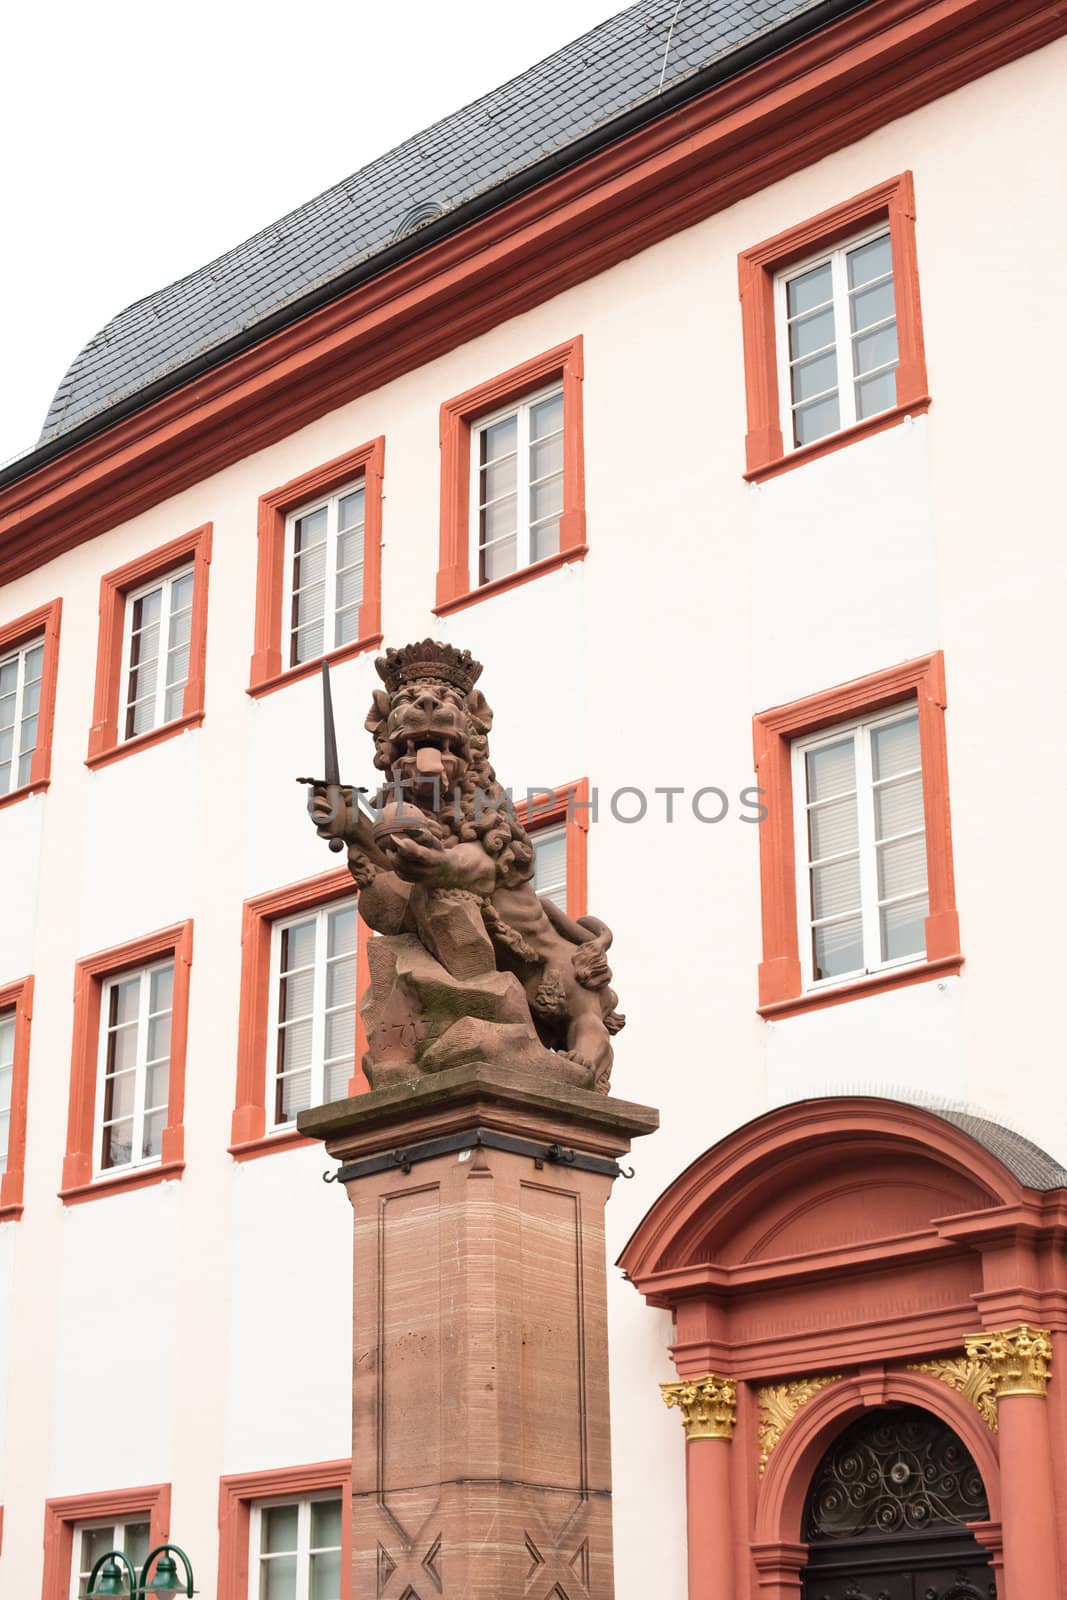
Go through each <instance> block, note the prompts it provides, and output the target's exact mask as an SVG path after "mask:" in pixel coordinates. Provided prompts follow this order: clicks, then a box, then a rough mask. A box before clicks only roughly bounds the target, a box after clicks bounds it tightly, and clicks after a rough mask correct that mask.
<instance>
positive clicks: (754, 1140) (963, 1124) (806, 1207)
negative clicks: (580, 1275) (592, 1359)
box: [619, 1097, 1067, 1287]
mask: <svg viewBox="0 0 1067 1600" xmlns="http://www.w3.org/2000/svg"><path fill="white" fill-rule="evenodd" d="M1065 1185H1067V1174H1065V1173H1064V1172H1063V1170H1062V1169H1061V1168H1060V1167H1058V1166H1057V1165H1056V1163H1055V1162H1053V1161H1052V1159H1051V1158H1050V1157H1049V1156H1047V1155H1046V1154H1045V1152H1043V1151H1041V1150H1039V1149H1038V1148H1037V1147H1036V1146H1034V1145H1032V1144H1030V1143H1029V1142H1028V1141H1026V1140H1024V1139H1022V1138H1021V1137H1020V1136H1019V1135H1017V1134H1014V1133H1013V1132H1011V1130H1009V1129H1005V1128H1001V1127H999V1126H998V1125H997V1124H994V1123H990V1122H985V1121H983V1120H982V1119H980V1118H974V1117H969V1116H966V1115H964V1114H959V1113H950V1112H944V1113H942V1112H936V1111H932V1110H928V1109H927V1108H925V1107H921V1106H916V1105H909V1104H906V1103H903V1102H900V1101H895V1100H883V1099H874V1098H866V1097H848V1098H844V1097H841V1098H838V1097H835V1098H830V1099H825V1100H812V1101H805V1102H803V1103H800V1104H796V1105H790V1106H783V1107H780V1108H778V1109H776V1110H774V1111H771V1112H768V1113H767V1114H766V1115H765V1116H762V1117H760V1118H758V1119H757V1120H756V1121H754V1122H751V1123H748V1124H746V1125H745V1126H744V1127H742V1128H739V1129H737V1130H736V1131H735V1132H734V1133H732V1134H730V1135H728V1136H727V1137H726V1138H725V1139H723V1140H721V1141H720V1142H719V1143H718V1144H717V1145H714V1146H713V1147H712V1148H711V1149H710V1150H708V1151H707V1152H706V1153H705V1154H704V1155H703V1156H701V1157H699V1158H698V1160H696V1161H695V1162H693V1164H692V1165H691V1166H690V1167H688V1168H687V1169H686V1171H685V1172H683V1173H682V1174H681V1175H680V1176H679V1177H678V1178H677V1179H675V1181H674V1182H673V1183H672V1184H671V1185H670V1187H669V1188H668V1189H666V1190H665V1191H664V1193H663V1194H662V1195H661V1196H660V1198H659V1199H658V1200H657V1201H656V1202H655V1204H654V1205H653V1206H652V1208H651V1209H650V1211H649V1212H648V1214H647V1215H646V1217H645V1219H644V1221H643V1222H642V1223H641V1224H640V1226H639V1227H638V1229H637V1231H636V1232H635V1234H634V1235H633V1237H632V1238H631V1240H630V1242H629V1244H628V1245H627V1246H626V1249H625V1250H624V1251H623V1253H622V1256H621V1257H620V1259H619V1265H620V1266H621V1267H623V1268H624V1270H625V1271H626V1272H627V1274H628V1276H629V1277H630V1278H631V1279H632V1280H633V1281H634V1282H635V1283H637V1284H638V1285H639V1287H644V1283H645V1282H646V1281H647V1280H649V1279H650V1278H652V1277H655V1276H656V1275H658V1274H661V1273H678V1272H684V1271H685V1270H686V1269H688V1268H694V1267H697V1266H700V1265H717V1266H721V1267H723V1268H738V1267H743V1266H744V1265H745V1264H750V1263H756V1262H763V1261H774V1260H779V1259H788V1258H791V1257H797V1256H805V1257H810V1256H813V1255H819V1254H821V1253H826V1252H833V1251H839V1250H847V1249H849V1248H852V1247H857V1246H862V1245H865V1244H871V1243H873V1242H874V1241H877V1240H891V1239H897V1240H899V1239H900V1238H901V1237H902V1236H908V1235H921V1234H923V1233H924V1232H928V1231H930V1230H931V1229H932V1227H933V1225H934V1223H935V1221H943V1220H944V1219H945V1218H948V1217H956V1216H963V1215H967V1214H970V1213H974V1212H983V1211H988V1210H992V1209H995V1208H999V1207H1003V1206H1010V1205H1012V1204H1019V1203H1021V1202H1022V1201H1023V1199H1024V1197H1025V1196H1026V1195H1027V1194H1030V1195H1033V1192H1034V1190H1039V1191H1040V1190H1050V1189H1059V1188H1062V1187H1064V1186H1065Z"/></svg>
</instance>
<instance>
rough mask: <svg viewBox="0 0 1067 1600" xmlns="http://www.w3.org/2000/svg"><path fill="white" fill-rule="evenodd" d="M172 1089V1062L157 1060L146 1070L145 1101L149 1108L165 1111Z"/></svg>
mask: <svg viewBox="0 0 1067 1600" xmlns="http://www.w3.org/2000/svg"><path fill="white" fill-rule="evenodd" d="M169 1091H170V1062H169V1061H157V1062H156V1063H155V1064H154V1065H153V1066H151V1067H149V1068H147V1070H146V1072H145V1086H144V1103H145V1106H146V1107H147V1108H148V1110H150V1111H152V1110H156V1109H158V1108H160V1107H162V1109H163V1110H164V1111H165V1110H166V1108H167V1098H168V1094H169Z"/></svg>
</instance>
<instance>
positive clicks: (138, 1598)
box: [85, 1544, 196, 1600]
mask: <svg viewBox="0 0 1067 1600" xmlns="http://www.w3.org/2000/svg"><path fill="white" fill-rule="evenodd" d="M172 1551H173V1552H174V1554H173V1555H172V1554H171V1552H172ZM175 1555H177V1556H180V1557H181V1562H182V1566H183V1567H184V1568H185V1577H184V1579H183V1578H180V1577H179V1576H178V1563H177V1562H176V1561H175V1559H174V1556H175ZM157 1556H158V1557H159V1559H158V1561H156V1557H157ZM153 1561H156V1571H155V1576H154V1577H153V1578H152V1579H151V1581H150V1580H149V1577H148V1574H149V1571H150V1569H151V1566H152V1563H153ZM123 1567H125V1568H126V1571H125V1573H123V1571H122V1568H123ZM98 1575H99V1576H98ZM195 1592H196V1591H195V1590H194V1588H193V1567H192V1563H191V1561H190V1560H189V1557H188V1556H187V1555H186V1553H185V1551H184V1550H183V1549H182V1548H181V1546H180V1545H176V1544H157V1545H156V1548H155V1549H154V1550H150V1551H149V1552H148V1555H147V1556H146V1558H145V1564H144V1566H143V1567H142V1568H141V1576H140V1578H138V1576H137V1573H136V1571H135V1569H134V1568H133V1567H132V1566H131V1565H130V1562H129V1561H128V1559H127V1558H126V1556H124V1555H123V1553H122V1551H121V1550H109V1551H108V1552H107V1554H106V1555H102V1556H101V1557H100V1560H99V1561H97V1562H96V1563H95V1565H94V1566H93V1570H92V1572H90V1574H89V1586H88V1588H87V1589H86V1591H85V1594H86V1600H150V1597H153V1596H155V1595H172V1594H182V1593H184V1594H185V1595H186V1596H187V1600H193V1595H194V1594H195Z"/></svg>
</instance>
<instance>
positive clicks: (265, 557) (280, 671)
mask: <svg viewBox="0 0 1067 1600" xmlns="http://www.w3.org/2000/svg"><path fill="white" fill-rule="evenodd" d="M384 476H385V439H384V438H382V437H379V438H377V439H371V440H370V442H369V443H368V444H361V445H360V446H359V447H358V448H357V449H355V450H349V451H347V452H346V453H345V454H344V455H342V456H336V457H335V458H334V459H333V460H332V461H327V462H326V463H325V464H324V465H323V466H321V467H315V468H314V469H313V470H312V471H311V472H304V473H301V475H300V477H298V478H292V479H290V481H289V482H288V483H283V484H282V485H281V487H280V488H278V489H271V490H270V492H269V493H268V494H264V495H261V496H260V499H259V518H258V535H257V536H258V540H259V560H258V565H257V569H256V630H255V648H254V650H253V654H252V665H251V673H250V680H249V686H248V693H249V694H251V695H258V694H267V693H269V692H270V691H271V690H273V689H280V688H282V687H283V686H284V685H285V684H288V683H294V682H296V680H297V679H299V678H306V677H307V676H308V675H309V674H310V673H312V672H317V671H318V670H319V668H320V666H321V663H322V660H323V658H322V657H321V656H320V657H317V658H316V659H315V660H314V661H302V662H301V663H300V665H299V666H297V667H286V666H285V664H284V663H283V661H282V595H283V592H284V587H285V519H286V517H287V516H288V515H289V513H290V512H291V511H295V510H296V509H297V507H298V506H301V505H304V504H306V503H307V502H308V501H310V500H314V499H316V498H317V497H318V496H319V495H330V494H333V493H335V491H336V490H338V489H340V488H342V487H343V486H344V485H345V484H346V483H349V482H351V481H353V480H354V479H357V478H362V479H363V481H364V485H365V491H366V493H365V500H364V527H363V602H362V604H361V606H360V608H359V638H358V639H357V640H355V641H354V642H353V643H352V644H348V645H344V646H343V647H342V648H341V649H339V650H331V651H328V652H327V656H326V659H327V660H329V661H349V660H351V659H352V657H353V656H357V655H361V654H362V653H363V652H364V651H366V650H373V649H375V648H376V647H377V646H378V645H379V644H381V642H382V565H381V562H382V482H383V479H384Z"/></svg>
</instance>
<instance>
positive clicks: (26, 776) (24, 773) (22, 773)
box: [0, 750, 33, 794]
mask: <svg viewBox="0 0 1067 1600" xmlns="http://www.w3.org/2000/svg"><path fill="white" fill-rule="evenodd" d="M7 770H8V772H10V771H11V768H10V767H8V768H7ZM32 773H33V751H32V750H31V751H30V752H29V754H28V755H24V756H20V757H19V762H18V768H17V774H18V775H17V778H16V782H17V783H19V784H23V783H29V781H30V778H31V776H32ZM3 790H4V785H3V774H2V773H0V794H2V793H3Z"/></svg>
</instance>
